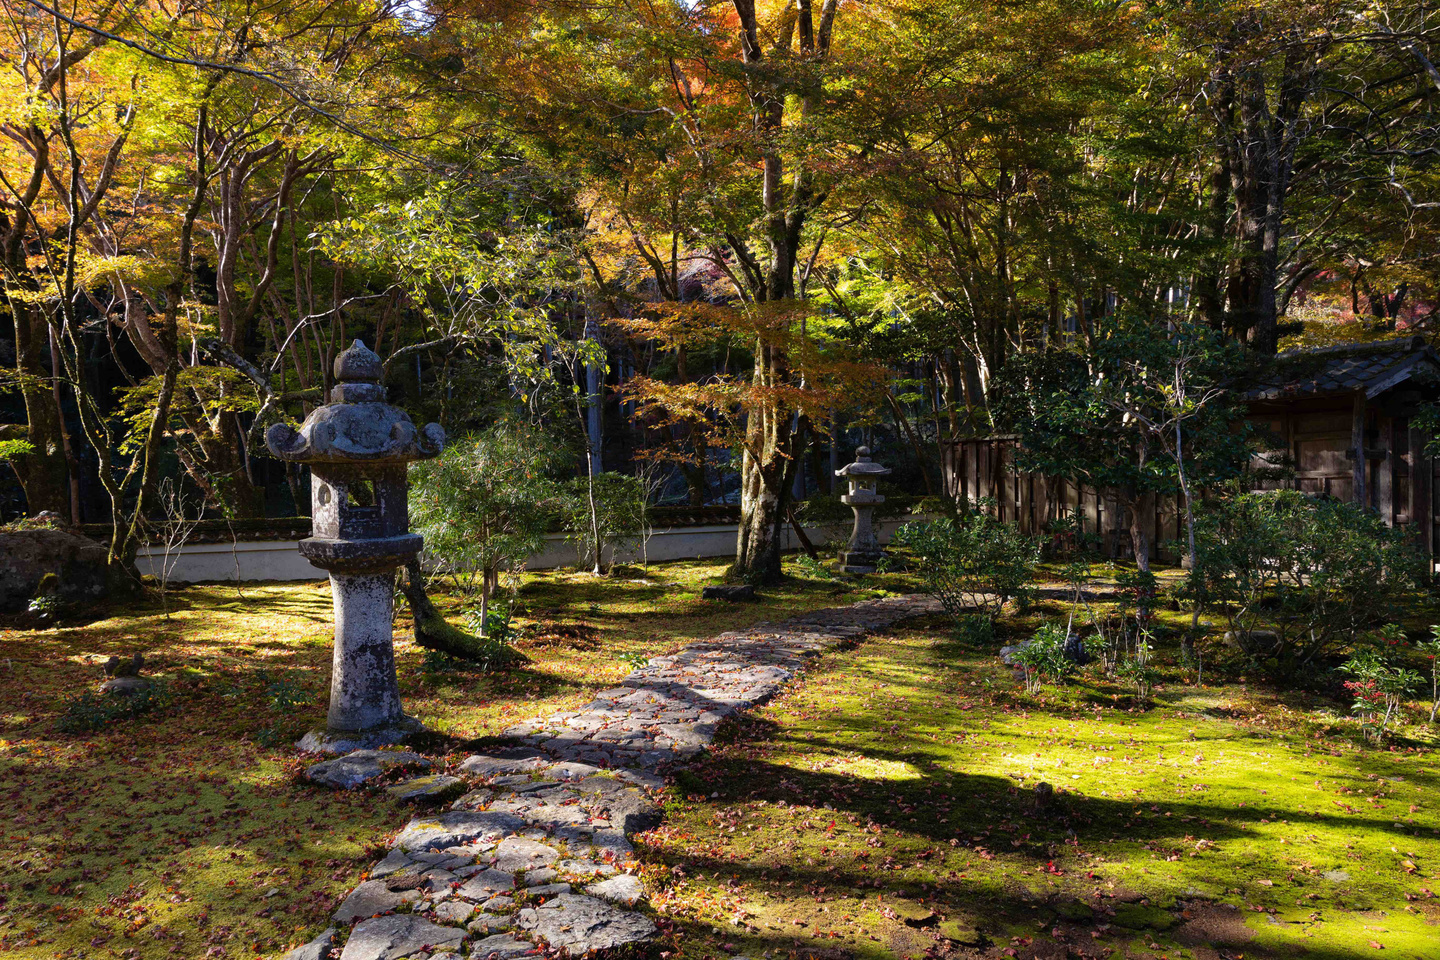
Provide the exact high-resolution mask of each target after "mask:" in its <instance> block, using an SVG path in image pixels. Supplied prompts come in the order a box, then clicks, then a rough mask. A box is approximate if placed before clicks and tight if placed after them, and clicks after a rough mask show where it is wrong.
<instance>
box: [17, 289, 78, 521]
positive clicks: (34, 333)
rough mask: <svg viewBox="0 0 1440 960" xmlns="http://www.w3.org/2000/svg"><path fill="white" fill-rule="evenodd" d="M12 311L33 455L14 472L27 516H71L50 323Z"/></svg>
mask: <svg viewBox="0 0 1440 960" xmlns="http://www.w3.org/2000/svg"><path fill="white" fill-rule="evenodd" d="M11 308H12V309H13V310H15V314H16V315H15V371H16V373H17V374H19V380H20V383H19V386H20V396H21V398H22V399H23V400H24V402H25V421H26V435H25V439H26V440H28V441H29V442H30V445H31V446H32V447H34V448H35V452H34V453H31V454H27V455H26V456H24V457H21V458H19V459H18V460H17V461H16V463H15V472H16V473H17V474H19V476H20V484H21V486H23V487H24V488H25V505H26V511H27V512H28V513H29V514H30V515H31V516H34V515H35V514H37V513H40V512H41V511H43V510H51V511H54V512H55V513H58V514H60V515H61V516H62V517H69V516H70V477H69V469H68V467H67V466H66V463H65V443H64V429H65V424H64V423H63V422H62V421H61V419H60V408H59V407H58V406H56V403H55V392H54V390H53V389H52V379H51V378H52V373H53V371H52V370H51V362H50V323H49V321H48V320H47V319H46V317H45V315H44V312H43V311H42V310H40V309H39V308H37V307H34V306H30V305H22V304H20V303H18V302H17V301H16V300H11Z"/></svg>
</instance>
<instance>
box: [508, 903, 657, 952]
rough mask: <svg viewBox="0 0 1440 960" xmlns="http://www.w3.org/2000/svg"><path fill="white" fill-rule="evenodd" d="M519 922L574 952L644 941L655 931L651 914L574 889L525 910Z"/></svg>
mask: <svg viewBox="0 0 1440 960" xmlns="http://www.w3.org/2000/svg"><path fill="white" fill-rule="evenodd" d="M515 922H516V924H517V925H518V926H519V927H520V928H521V929H523V930H528V931H529V932H531V933H533V934H534V935H535V936H537V937H539V938H540V939H542V940H544V941H545V942H546V943H548V944H549V945H550V946H551V947H554V948H557V949H560V950H563V951H565V952H566V953H567V954H569V955H570V956H579V955H581V954H585V953H589V952H590V951H592V950H608V949H610V948H612V947H622V946H625V945H626V944H630V943H643V942H644V941H646V940H649V939H650V938H651V937H652V936H654V935H655V924H654V923H652V922H651V921H650V919H649V918H648V917H645V916H642V915H641V914H638V913H632V912H631V911H628V910H621V909H620V908H618V907H616V906H613V905H612V904H609V903H606V902H605V901H604V900H598V899H596V898H594V897H585V896H581V895H579V894H574V893H564V894H561V895H560V896H558V897H556V898H555V899H554V900H551V901H550V902H549V903H545V904H542V905H541V906H538V907H530V908H527V909H524V910H521V911H520V912H519V914H517V915H516V917H515Z"/></svg>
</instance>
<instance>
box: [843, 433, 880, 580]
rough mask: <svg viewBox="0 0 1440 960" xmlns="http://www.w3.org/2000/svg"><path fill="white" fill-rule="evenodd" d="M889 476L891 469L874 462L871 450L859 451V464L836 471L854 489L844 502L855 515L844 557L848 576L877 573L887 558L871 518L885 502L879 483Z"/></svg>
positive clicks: (857, 462) (857, 459)
mask: <svg viewBox="0 0 1440 960" xmlns="http://www.w3.org/2000/svg"><path fill="white" fill-rule="evenodd" d="M889 473H890V469H889V468H888V467H882V466H880V464H878V463H874V462H872V461H871V459H870V448H869V447H857V448H856V450H855V462H854V463H850V464H846V465H845V466H843V467H841V468H840V469H839V470H836V471H835V476H837V477H844V478H845V479H846V481H848V483H849V487H850V489H849V492H848V493H846V494H845V495H844V496H842V497H841V498H840V502H841V503H844V504H846V505H848V506H849V507H850V509H851V510H853V511H854V512H855V526H854V528H853V529H852V530H851V532H850V543H849V544H848V545H847V546H846V547H845V550H844V551H843V552H842V553H841V554H840V569H841V570H844V571H845V572H846V573H874V572H875V569H876V567H877V566H878V565H879V563H880V558H881V557H883V556H884V552H883V551H882V550H881V549H880V541H879V539H878V538H877V537H876V536H875V527H874V522H873V519H872V516H871V514H872V513H873V511H874V509H875V508H876V507H877V506H879V505H880V504H882V503H884V502H885V498H884V497H882V496H881V495H880V494H878V493H876V492H875V482H876V481H877V480H878V479H879V478H880V477H883V476H886V475H888V474H889Z"/></svg>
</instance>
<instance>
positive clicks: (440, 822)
mask: <svg viewBox="0 0 1440 960" xmlns="http://www.w3.org/2000/svg"><path fill="white" fill-rule="evenodd" d="M523 829H525V821H524V820H521V819H520V818H519V817H517V816H515V815H514V814H509V813H492V812H489V811H479V812H474V811H470V810H451V811H449V812H446V813H441V814H438V815H436V816H431V817H416V818H415V819H414V820H411V821H410V823H409V824H408V825H406V827H405V829H404V830H402V831H401V832H400V836H399V837H397V838H396V839H395V845H396V846H397V847H399V848H400V849H401V850H405V851H428V850H444V849H445V848H446V847H457V846H461V845H463V844H468V843H474V842H475V841H477V840H499V839H501V838H502V837H508V836H510V835H511V834H514V833H518V832H519V831H521V830H523Z"/></svg>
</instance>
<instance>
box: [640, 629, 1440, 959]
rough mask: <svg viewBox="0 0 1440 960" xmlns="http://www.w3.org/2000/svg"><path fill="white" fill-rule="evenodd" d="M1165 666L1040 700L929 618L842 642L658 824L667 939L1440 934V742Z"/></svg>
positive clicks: (1339, 950) (776, 948) (772, 951)
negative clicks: (1389, 736) (1140, 681)
mask: <svg viewBox="0 0 1440 960" xmlns="http://www.w3.org/2000/svg"><path fill="white" fill-rule="evenodd" d="M1051 612H1052V614H1053V613H1056V612H1059V611H1058V608H1057V609H1056V610H1054V611H1051ZM1169 675H1170V682H1169V683H1167V684H1166V685H1165V686H1163V687H1162V688H1161V689H1160V690H1159V691H1158V692H1157V695H1156V699H1155V702H1154V703H1153V705H1151V706H1147V707H1141V706H1139V705H1137V704H1135V703H1134V702H1133V701H1132V700H1131V699H1130V696H1129V694H1128V692H1127V691H1125V690H1123V689H1120V688H1116V687H1112V686H1110V685H1108V684H1105V683H1099V682H1096V681H1095V679H1094V678H1093V677H1084V678H1081V679H1080V681H1079V682H1077V683H1075V684H1073V685H1072V686H1070V687H1068V688H1066V689H1065V690H1063V691H1058V692H1057V691H1055V690H1054V689H1053V688H1052V689H1051V690H1049V691H1046V692H1045V693H1042V694H1040V695H1039V696H1037V697H1034V698H1032V697H1028V696H1026V695H1025V694H1024V692H1023V685H1021V684H1020V683H1018V682H1017V681H1016V679H1015V678H1014V677H1013V676H1012V675H1011V672H1010V670H1008V669H1007V668H1004V667H1003V666H1002V665H1000V664H999V662H998V660H997V659H996V657H995V655H994V651H993V649H988V650H977V649H973V648H967V647H965V646H964V645H962V644H960V643H958V642H957V641H954V640H952V639H950V637H949V628H948V625H947V624H946V623H944V622H942V621H940V620H938V619H937V620H936V621H934V622H932V623H927V624H923V625H920V626H918V627H914V628H910V629H907V630H905V631H903V632H900V633H898V634H897V635H896V636H894V637H892V638H885V639H874V640H870V641H867V642H865V643H863V644H862V645H861V646H859V647H858V648H857V649H854V650H852V651H848V652H846V651H839V652H835V653H832V654H829V655H827V656H826V657H824V658H822V659H821V660H820V661H819V662H817V663H816V664H815V665H814V666H813V667H812V668H811V669H810V670H809V671H808V673H807V674H806V675H805V676H804V678H803V679H802V680H800V681H799V682H797V683H796V684H795V685H793V686H792V687H791V688H790V689H789V690H788V691H787V692H786V693H785V694H784V695H782V696H781V697H780V698H778V699H777V700H776V701H774V702H773V703H772V704H770V705H769V706H767V707H766V708H765V709H763V710H761V711H759V712H757V713H755V714H753V715H751V716H750V717H748V718H745V719H743V720H741V721H739V722H738V723H736V724H734V725H733V726H732V727H730V728H729V730H728V731H727V739H728V740H729V743H728V744H727V745H725V746H724V747H722V748H721V749H720V750H719V751H718V752H717V753H716V754H715V755H714V756H713V757H712V758H711V759H709V760H707V761H706V762H705V763H704V764H703V765H701V766H700V767H698V768H696V769H695V771H694V772H693V773H692V774H687V775H686V776H685V777H684V778H683V782H682V787H683V789H682V791H681V793H682V794H683V796H682V797H681V798H680V799H677V800H676V802H674V803H673V805H672V808H671V809H670V811H669V817H668V819H667V822H666V823H665V824H664V825H663V826H662V827H661V828H659V829H658V830H656V831H655V832H653V833H652V834H650V835H648V837H647V845H646V854H645V855H646V858H647V860H648V861H649V863H650V866H649V867H648V868H647V870H648V873H649V881H650V883H651V885H652V887H654V888H656V889H657V890H659V891H661V892H660V893H659V894H658V896H657V898H656V905H657V908H658V910H659V911H660V912H661V914H662V915H665V916H669V917H670V918H671V919H672V920H673V924H674V932H673V933H672V939H671V943H670V949H672V950H674V951H676V952H677V954H678V956H679V957H684V958H696V960H699V958H702V957H707V956H710V957H719V956H723V955H724V954H726V953H743V954H744V955H746V956H750V957H756V956H759V955H761V954H762V953H765V952H767V951H768V955H769V956H771V957H780V956H787V955H794V953H795V952H796V951H799V952H801V953H807V952H808V953H810V954H811V955H812V956H817V957H824V958H830V957H840V956H859V957H902V956H903V957H920V956H922V955H930V956H934V955H941V954H946V953H950V954H952V955H961V956H965V955H982V956H995V957H999V956H1020V957H1032V956H1034V957H1054V958H1059V957H1066V956H1071V957H1078V956H1084V957H1092V956H1093V957H1100V956H1116V957H1164V958H1170V960H1174V958H1181V957H1186V958H1191V957H1193V958H1212V960H1213V958H1216V957H1227V958H1232V960H1233V958H1239V957H1248V958H1255V957H1317V958H1327V960H1330V958H1334V960H1338V958H1342V957H1361V956H1370V955H1375V954H1376V953H1377V952H1378V951H1383V952H1382V953H1380V954H1379V955H1381V956H1395V957H1404V958H1414V960H1423V958H1435V957H1440V901H1437V900H1436V899H1435V898H1434V895H1433V894H1432V893H1431V891H1432V890H1437V889H1440V829H1437V828H1440V817H1437V814H1436V810H1437V805H1440V800H1437V797H1436V788H1437V786H1440V760H1437V757H1436V754H1435V753H1434V752H1432V751H1431V749H1430V747H1431V746H1433V739H1418V740H1417V739H1411V740H1409V741H1404V743H1405V745H1402V746H1396V747H1394V748H1393V749H1391V748H1375V747H1370V748H1362V747H1360V746H1358V745H1357V742H1356V741H1355V740H1354V739H1353V729H1352V728H1351V726H1350V725H1349V724H1348V723H1337V722H1336V715H1335V710H1336V709H1337V708H1338V709H1339V710H1340V711H1341V712H1343V709H1344V706H1343V705H1342V704H1336V703H1333V702H1324V701H1323V700H1320V699H1314V698H1311V697H1309V696H1307V695H1288V696H1286V697H1284V698H1280V697H1278V696H1276V695H1273V694H1270V693H1266V692H1263V691H1261V690H1258V689H1255V688H1253V687H1251V688H1247V687H1246V686H1245V685H1243V684H1240V683H1238V682H1236V683H1233V684H1230V685H1225V686H1207V687H1204V688H1197V687H1194V686H1190V685H1187V684H1185V683H1183V682H1180V680H1179V677H1180V674H1179V671H1175V670H1172V671H1170V672H1169ZM1405 733H1406V734H1407V735H1409V736H1410V737H1412V738H1428V737H1429V734H1427V733H1425V732H1424V731H1422V730H1421V729H1420V728H1418V727H1411V728H1408V729H1407V730H1406V731H1405ZM1041 781H1044V782H1046V783H1048V784H1050V785H1052V786H1053V787H1054V788H1055V789H1056V790H1057V796H1056V799H1055V800H1054V801H1053V802H1052V803H1051V804H1049V805H1048V806H1047V807H1046V808H1044V809H1037V805H1036V791H1035V785H1036V784H1037V783H1039V782H1041ZM1152 908H1153V909H1152ZM907 918H909V919H908V922H907ZM943 935H948V936H943ZM966 944H968V946H967V945H966ZM837 951H838V952H837Z"/></svg>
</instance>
